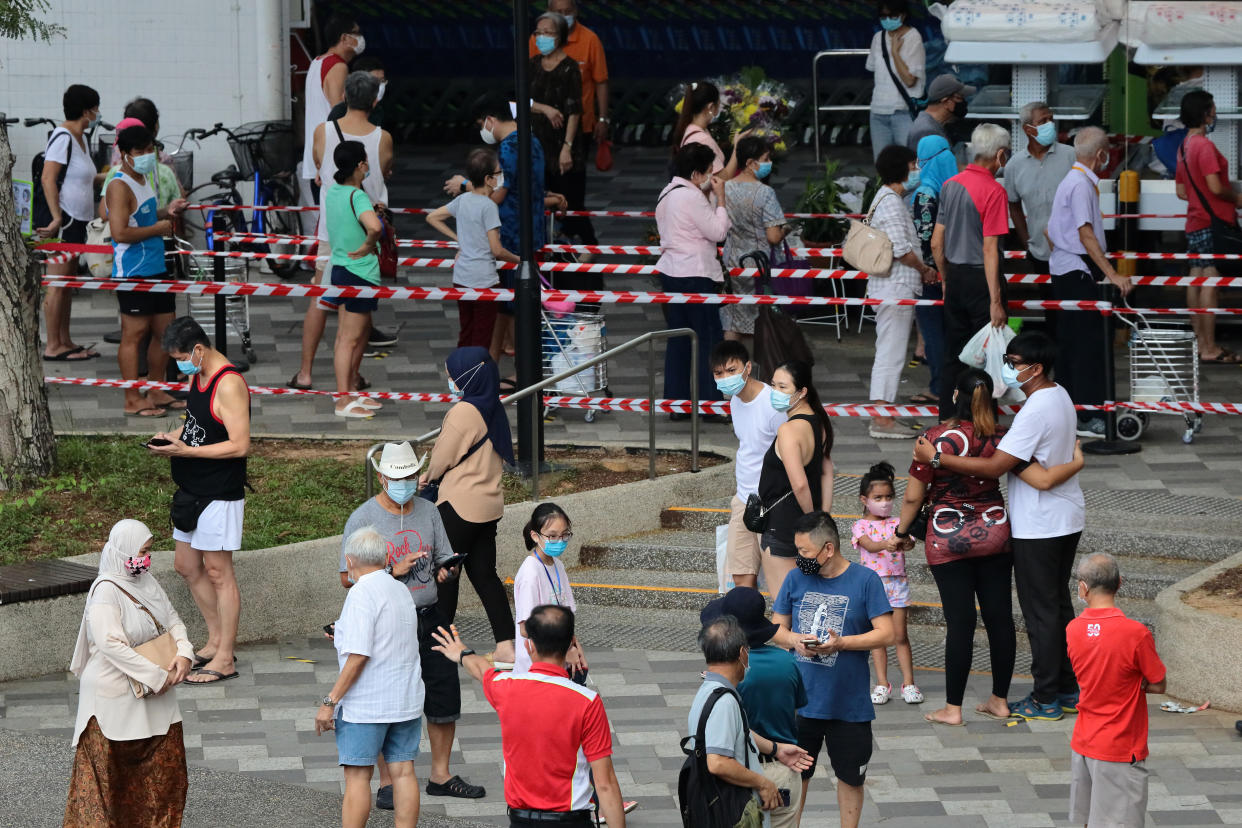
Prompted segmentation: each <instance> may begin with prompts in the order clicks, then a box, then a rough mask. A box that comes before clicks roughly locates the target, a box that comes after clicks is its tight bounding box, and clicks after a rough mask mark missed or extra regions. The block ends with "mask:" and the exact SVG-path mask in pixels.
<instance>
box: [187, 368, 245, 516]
mask: <svg viewBox="0 0 1242 828" xmlns="http://www.w3.org/2000/svg"><path fill="white" fill-rule="evenodd" d="M229 374H236V375H237V376H239V377H240V376H241V374H239V373H238V372H237V369H236V368H234V367H233V366H232V365H226V366H225V367H224V368H221V369H220V370H219V371H217V372H216V375H215V376H214V377H212V378H211V382H209V383H207V387H206V388H203V389H200V388H199V387H198V383H199V378H198V377H197V376H196V377H194V378H193V379H191V381H190V392H189V395H188V396H187V397H186V401H185V406H186V407H185V428H183V429H182V430H181V442H183V443H185V444H186V445H187V446H210V445H214V444H215V443H223V442H226V441H227V440H228V439H229V432H228V429H226V428H225V427H224V423H222V422H220V421H219V420H218V419H216V416H215V415H214V414H212V412H211V401H212V400H213V399H214V398H215V396H216V387H217V386H219V384H220V380H222V379H223V378H224V377H226V376H228V375H229ZM171 460H172V478H173V482H174V483H176V484H177V485H178V486H179V487H181V488H182V489H184V490H185V491H187V492H189V493H190V494H192V495H196V496H197V497H200V498H207V499H211V500H242V499H244V498H245V496H246V492H245V486H246V458H245V457H229V458H226V459H223V460H214V459H202V458H197V457H173V458H171Z"/></svg>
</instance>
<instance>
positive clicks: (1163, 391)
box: [1114, 304, 1203, 444]
mask: <svg viewBox="0 0 1242 828" xmlns="http://www.w3.org/2000/svg"><path fill="white" fill-rule="evenodd" d="M1126 307H1127V308H1128V307H1129V305H1128V304H1127V305H1126ZM1114 317H1115V318H1118V319H1120V320H1121V321H1122V322H1124V323H1125V324H1126V325H1127V326H1129V328H1130V401H1131V402H1136V403H1142V402H1152V403H1155V402H1191V403H1197V402H1199V343H1198V341H1197V340H1196V339H1195V334H1194V331H1192V330H1191V329H1190V326H1189V325H1188V324H1185V323H1181V322H1168V323H1157V324H1153V323H1151V322H1149V321H1148V319H1147V317H1146V316H1144V315H1143V314H1141V313H1138V312H1137V311H1129V310H1127V311H1126V312H1124V313H1116V314H1114ZM1166 413H1169V414H1178V415H1180V416H1181V417H1182V418H1183V419H1185V421H1186V431H1185V432H1184V433H1183V434H1182V442H1183V443H1187V444H1189V443H1191V442H1192V441H1193V440H1194V439H1195V434H1197V433H1198V432H1199V430H1200V429H1202V428H1203V414H1202V413H1199V412H1191V411H1186V412H1180V411H1169V412H1166ZM1150 418H1151V413H1149V412H1146V411H1122V412H1120V413H1119V414H1118V415H1117V436H1118V437H1120V438H1121V439H1122V440H1137V439H1138V438H1139V437H1141V436H1142V435H1143V431H1144V430H1145V429H1146V428H1147V425H1148V422H1149V420H1150Z"/></svg>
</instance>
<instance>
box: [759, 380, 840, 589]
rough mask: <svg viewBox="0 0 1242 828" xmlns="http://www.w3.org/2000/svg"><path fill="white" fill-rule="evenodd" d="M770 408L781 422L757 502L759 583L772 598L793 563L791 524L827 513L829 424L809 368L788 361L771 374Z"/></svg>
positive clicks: (767, 457)
mask: <svg viewBox="0 0 1242 828" xmlns="http://www.w3.org/2000/svg"><path fill="white" fill-rule="evenodd" d="M769 399H770V400H771V404H772V408H773V409H775V410H776V411H779V412H782V413H783V414H785V416H786V421H785V422H784V423H783V424H782V425H781V426H780V428H779V429H777V431H776V439H774V440H773V441H772V444H771V445H770V446H768V450H767V452H766V453H765V454H764V455H763V461H762V464H761V465H760V468H759V492H758V494H759V499H760V500H761V501H763V506H764V509H765V510H767V513H768V527H767V529H766V530H765V531H764V533H763V537H762V538H761V539H760V545H761V546H762V548H763V577H764V580H765V581H767V584H768V591H769V592H770V593H771V594H773V595H775V594H776V593H777V592H778V591H779V590H780V588H781V582H782V581H784V579H785V575H786V574H788V573H789V572H790V571H791V570H792V569H793V568H794V565H795V564H796V562H797V549H796V547H795V544H794V536H793V524H794V521H796V520H797V519H798V518H799V517H801V516H802V515H804V514H807V513H809V512H814V511H817V510H820V509H822V510H823V511H825V512H827V511H830V510H831V509H832V480H833V465H832V442H833V433H832V420H831V419H829V417H828V413H827V412H826V411H824V406H823V403H821V402H820V399H819V392H818V391H816V390H815V386H814V385H813V384H812V382H811V366H809V365H807V364H806V363H805V362H799V361H798V360H790V361H788V362H786V363H784V364H782V365H780V366H778V367H777V368H776V370H774V371H773V372H772V393H771V395H770V397H769Z"/></svg>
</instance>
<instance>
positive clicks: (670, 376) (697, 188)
mask: <svg viewBox="0 0 1242 828" xmlns="http://www.w3.org/2000/svg"><path fill="white" fill-rule="evenodd" d="M714 157H715V156H714V155H713V153H712V150H711V149H710V148H708V147H706V146H704V145H703V144H700V143H695V142H691V143H689V144H687V145H686V146H684V147H682V148H681V149H680V150H678V151H677V155H676V156H674V158H673V172H674V175H673V180H672V181H670V182H669V183H668V186H666V187H665V188H664V191H663V192H662V193H660V198H659V200H657V201H656V208H655V214H656V215H655V218H656V227H657V228H658V229H659V233H660V260H659V261H658V262H656V270H658V271H659V272H660V283H661V285H662V288H663V290H664V291H665V292H667V293H719V292H720V287H721V284H722V283H723V281H724V277H722V276H721V275H720V262H719V260H718V259H717V258H716V248H717V245H719V244H720V243H721V242H722V241H724V240H725V238H726V237H727V236H728V233H729V228H730V227H731V226H732V223H731V222H730V221H729V211H728V208H727V207H726V206H725V204H726V199H725V189H724V184H725V183H724V180H723V179H721V178H720V177H719V176H715V175H712V164H713V159H714ZM712 196H715V203H714V204H713V202H712V198H711V197H712ZM664 316H665V322H666V323H667V326H668V327H670V328H693V329H694V331H695V332H696V333H697V334H698V335H699V342H698V348H699V365H698V368H699V376H698V383H699V399H700V400H718V399H720V398H721V397H720V392H718V391H717V390H716V385H715V383H714V382H713V378H712V370H711V352H712V348H714V347H716V343H717V342H719V341H720V340H721V338H722V336H723V332H722V330H721V327H720V309H719V308H717V307H715V306H713V305H689V304H676V305H666V306H665V311H664ZM664 396H665V398H667V399H673V400H688V399H690V341H689V339H687V338H685V337H677V338H674V339H670V340H668V345H667V347H666V348H665V351H664ZM691 416H697V412H696V414H694V415H692V414H688V413H686V414H670V415H669V418H670V419H672V420H674V421H676V420H686V419H689V418H690V417H691Z"/></svg>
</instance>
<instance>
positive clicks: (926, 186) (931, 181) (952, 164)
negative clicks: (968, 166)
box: [915, 135, 957, 198]
mask: <svg viewBox="0 0 1242 828" xmlns="http://www.w3.org/2000/svg"><path fill="white" fill-rule="evenodd" d="M918 156H919V179H920V182H921V183H920V184H919V186H918V189H916V190H915V192H916V193H927V194H928V195H929V196H931V197H932V198H939V197H940V188H941V187H943V186H944V182H946V181H948V180H949V179H950V178H952V177H953V176H955V175H957V158H956V157H955V156H954V155H953V152H952V150H950V149H949V142H948V140H947V139H946V138H945V137H944V136H943V135H926V136H924V137H923V138H921V139H919V148H918Z"/></svg>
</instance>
